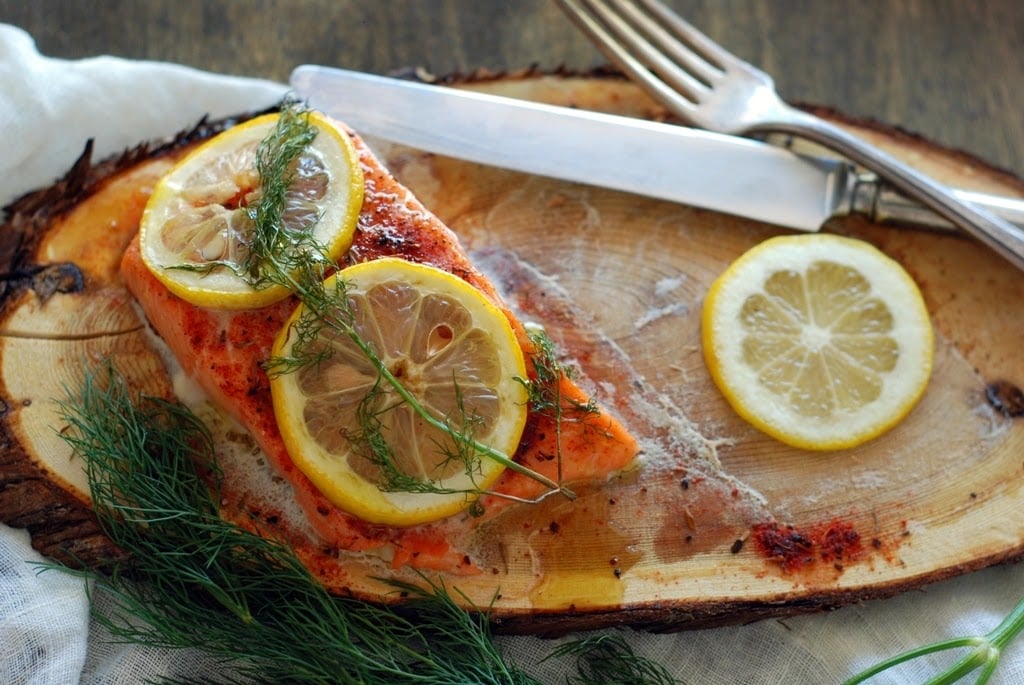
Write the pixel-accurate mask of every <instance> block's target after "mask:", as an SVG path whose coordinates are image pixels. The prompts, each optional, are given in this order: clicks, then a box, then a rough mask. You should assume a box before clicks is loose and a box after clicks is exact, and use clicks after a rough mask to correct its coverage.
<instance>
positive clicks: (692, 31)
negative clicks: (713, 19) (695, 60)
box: [636, 0, 741, 71]
mask: <svg viewBox="0 0 1024 685" xmlns="http://www.w3.org/2000/svg"><path fill="white" fill-rule="evenodd" d="M636 2H638V3H639V4H641V5H643V6H644V9H646V10H647V12H649V13H650V14H652V15H653V16H654V17H656V18H657V19H658V21H659V22H660V23H661V25H662V26H664V27H665V28H666V29H667V30H668V31H670V32H671V33H672V34H674V35H675V37H676V38H678V39H679V40H681V41H682V42H684V43H686V44H687V45H688V46H690V47H691V48H692V49H693V50H695V51H696V52H697V53H698V54H700V55H701V56H702V57H703V58H704V59H706V60H707V61H708V62H710V63H711V64H713V65H715V66H716V67H718V68H719V69H721V70H722V71H725V70H726V69H727V68H728V67H729V66H733V65H736V64H738V63H740V61H741V60H740V59H739V58H738V57H736V55H734V54H732V53H731V52H729V51H728V50H726V49H725V48H723V47H722V46H721V45H719V44H718V43H716V42H715V41H713V40H711V38H709V37H708V36H707V34H705V33H703V32H702V31H700V30H699V29H698V28H697V27H696V26H694V25H693V24H691V23H690V22H688V21H686V20H685V19H683V18H682V17H681V16H679V15H678V14H676V13H675V12H673V11H672V10H671V9H670V8H669V7H668V6H667V5H665V4H664V3H663V2H661V1H660V0H636Z"/></svg>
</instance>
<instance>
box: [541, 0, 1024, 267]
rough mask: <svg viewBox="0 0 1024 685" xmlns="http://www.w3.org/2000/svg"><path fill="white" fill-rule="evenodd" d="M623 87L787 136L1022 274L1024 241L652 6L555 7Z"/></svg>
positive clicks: (717, 123)
mask: <svg viewBox="0 0 1024 685" xmlns="http://www.w3.org/2000/svg"><path fill="white" fill-rule="evenodd" d="M556 2H558V4H559V5H560V6H561V7H562V9H563V10H564V11H565V12H566V13H567V14H568V15H569V16H570V17H571V18H572V20H573V21H574V22H575V23H576V24H577V25H578V26H579V27H580V29H582V31H583V32H584V33H585V34H586V35H587V36H588V37H589V38H590V39H591V40H592V41H593V42H594V43H595V44H596V45H597V46H598V47H599V48H600V49H601V50H602V51H603V52H604V54H605V55H606V56H607V57H608V58H609V59H610V60H611V61H613V62H614V63H615V64H617V65H618V66H619V67H620V68H621V69H622V70H623V71H624V72H625V73H626V74H627V75H628V76H629V77H630V78H632V79H634V80H635V81H636V82H637V83H638V84H639V85H641V86H642V87H644V88H645V89H646V90H647V91H648V92H649V93H650V94H651V95H652V96H653V97H655V98H656V99H657V100H659V101H660V102H662V103H663V104H665V105H666V106H667V107H668V108H669V109H670V110H671V111H672V112H673V113H674V114H676V115H677V116H679V117H680V118H681V119H682V120H683V121H685V122H687V123H689V124H691V125H694V126H697V127H700V128H705V129H708V130H711V131H717V132H720V133H727V134H732V135H750V134H759V133H780V132H781V133H787V134H791V135H795V136H800V137H804V138H807V139H808V140H812V141H814V142H815V143H818V144H820V145H823V146H825V147H827V148H829V149H831V150H833V151H835V152H838V153H839V154H841V155H842V156H844V157H846V158H848V159H849V160H851V161H852V162H854V163H856V164H859V165H861V166H863V167H864V168H865V169H868V170H869V171H872V172H874V173H876V174H878V176H879V177H881V178H882V179H883V180H885V181H887V182H888V183H890V184H891V185H892V186H893V187H895V188H896V189H897V190H899V191H900V192H902V193H903V194H904V195H906V196H907V197H910V198H913V199H914V200H917V201H918V202H920V203H921V204H923V205H925V206H927V207H929V208H930V209H932V210H933V211H934V212H935V213H937V214H939V215H940V216H942V217H944V218H945V219H946V220H948V221H949V222H950V223H952V224H953V225H955V226H957V227H959V228H961V229H963V230H964V231H966V232H968V233H969V234H971V235H973V236H974V237H975V238H977V239H978V240H980V241H982V242H984V243H985V244H987V245H988V246H989V247H991V248H992V249H994V250H996V251H997V252H998V253H999V254H1001V255H1002V256H1003V257H1005V258H1006V259H1008V260H1010V261H1011V262H1012V263H1014V264H1015V265H1016V266H1017V267H1018V268H1021V269H1024V232H1022V231H1021V230H1019V229H1017V228H1015V227H1014V226H1011V225H1010V224H1009V223H1007V222H1006V221H1003V220H1002V219H1000V218H998V217H996V216H994V215H992V214H990V213H989V212H987V211H984V210H983V209H980V208H978V207H976V206H975V205H973V204H971V203H970V202H966V201H964V200H962V199H960V198H958V197H957V196H956V195H955V194H954V193H953V192H952V191H951V190H950V189H949V188H947V187H945V186H943V185H942V184H940V183H938V182H936V181H934V180H933V179H931V178H929V177H928V176H926V175H924V174H922V173H920V172H918V171H917V170H915V169H912V168H911V167H909V166H907V165H906V164H904V163H903V162H901V161H899V160H897V159H895V158H894V157H892V156H891V155H888V154H886V153H884V152H882V151H881V150H879V149H877V148H875V147H873V146H872V145H870V144H869V143H867V142H865V141H863V140H862V139H860V138H858V137H856V136H854V135H851V134H850V133H847V132H846V131H844V130H842V129H841V128H839V127H838V126H835V125H834V124H832V123H830V122H828V121H825V120H823V119H821V118H819V117H816V116H813V115H811V114H808V113H806V112H803V111H801V110H799V109H796V108H794V107H791V106H790V105H788V104H786V103H785V102H784V101H783V100H782V99H781V98H780V97H779V95H778V94H777V93H776V91H775V85H774V81H773V80H772V78H771V76H769V75H768V74H766V73H765V72H763V71H761V70H759V69H757V68H756V67H754V66H752V65H750V64H749V63H747V62H745V61H743V60H741V59H739V58H738V57H736V56H735V55H733V54H732V53H730V52H728V51H727V50H725V49H724V48H722V47H721V46H720V45H718V44H717V43H715V42H714V41H713V40H711V39H710V38H709V37H708V36H706V35H705V34H703V33H701V32H700V31H699V30H697V29H696V28H694V27H693V26H692V25H691V24H689V23H687V22H686V21H685V20H683V19H682V18H681V17H680V16H679V15H677V14H676V13H675V12H673V11H672V10H670V9H669V8H668V7H666V6H665V5H664V4H662V3H661V2H658V0H556Z"/></svg>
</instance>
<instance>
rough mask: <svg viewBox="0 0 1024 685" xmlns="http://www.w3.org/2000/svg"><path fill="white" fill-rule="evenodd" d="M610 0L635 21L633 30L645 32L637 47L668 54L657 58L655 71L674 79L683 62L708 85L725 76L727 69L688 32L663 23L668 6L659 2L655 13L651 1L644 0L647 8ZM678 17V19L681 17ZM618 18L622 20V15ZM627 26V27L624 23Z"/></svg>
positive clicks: (685, 66)
mask: <svg viewBox="0 0 1024 685" xmlns="http://www.w3.org/2000/svg"><path fill="white" fill-rule="evenodd" d="M610 1H611V2H612V3H614V5H615V6H616V7H617V8H618V11H619V12H620V14H621V15H622V16H625V17H627V18H628V20H629V21H630V23H632V25H633V30H631V31H630V32H631V33H632V34H633V35H634V36H637V33H638V32H639V33H640V34H642V35H643V38H642V39H641V38H639V36H637V39H638V40H640V41H643V44H642V45H637V49H640V50H643V51H644V52H645V53H647V52H648V51H653V52H654V53H655V54H657V49H660V50H661V52H662V53H664V56H665V57H668V58H669V59H667V60H665V59H662V60H657V61H658V62H659V65H658V66H655V65H653V64H652V65H651V66H652V68H654V69H655V71H658V73H659V74H661V76H662V78H664V79H665V80H667V81H670V82H671V81H673V80H674V79H675V78H677V77H678V73H679V67H680V66H681V67H682V68H683V69H685V70H686V72H688V74H689V75H690V76H692V77H695V78H696V79H697V80H699V81H700V82H701V83H704V84H708V85H712V84H713V83H714V82H715V80H716V79H717V78H719V77H720V76H722V72H723V69H722V65H721V64H720V63H719V62H717V61H715V60H711V59H708V57H707V56H706V55H704V54H703V53H702V52H700V51H699V50H698V49H696V48H694V47H692V46H690V45H688V44H687V42H686V36H685V35H682V34H680V33H679V32H678V30H672V29H674V28H675V27H674V26H672V25H671V24H670V25H668V26H667V27H666V26H665V25H663V22H662V21H661V17H662V14H661V13H662V12H669V10H668V9H667V8H665V7H664V6H660V5H655V6H654V7H653V11H656V12H657V14H654V16H652V14H651V12H652V6H650V5H649V4H647V3H644V7H645V9H646V10H647V11H645V10H644V9H641V8H640V7H639V6H638V5H637V3H636V2H634V1H632V0H610ZM676 18H677V19H678V17H676ZM617 21H618V23H620V24H621V23H622V20H621V19H618V20H617ZM623 29H626V27H625V26H623ZM654 46H656V48H655V47H654ZM659 67H660V69H659Z"/></svg>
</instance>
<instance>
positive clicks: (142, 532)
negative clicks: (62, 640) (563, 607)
mask: <svg viewBox="0 0 1024 685" xmlns="http://www.w3.org/2000/svg"><path fill="white" fill-rule="evenodd" d="M61 408H62V412H63V414H64V417H65V419H66V420H67V423H68V429H67V430H65V431H63V432H62V435H63V436H64V439H65V440H66V441H67V442H68V443H69V444H70V445H71V447H72V449H73V450H74V452H75V454H76V456H78V457H80V458H82V459H83V460H84V461H85V463H86V466H87V473H88V476H89V482H90V491H91V494H92V497H93V503H94V507H95V509H96V512H97V515H98V516H99V519H100V522H101V525H102V526H103V530H104V532H105V533H106V534H107V535H109V536H110V538H111V540H113V541H114V542H116V543H117V544H118V545H119V546H120V547H121V548H122V549H124V550H125V551H127V552H128V553H129V554H130V556H131V562H130V566H125V567H119V568H117V569H115V570H114V571H113V573H111V574H110V575H101V574H99V573H98V572H90V571H86V572H82V573H83V574H84V575H87V576H88V577H90V578H93V579H94V580H95V589H94V590H93V591H94V592H104V593H107V594H109V595H110V597H111V598H112V599H113V605H114V609H113V611H112V612H111V613H109V614H104V615H100V616H97V619H98V620H99V621H100V622H101V623H102V624H104V625H105V626H106V627H107V628H108V629H109V630H110V631H111V633H112V634H113V635H114V636H115V638H117V639H120V640H126V641H129V642H132V643H138V644H144V645H150V646H155V647H163V648H180V647H198V648H200V649H202V650H204V651H206V652H208V653H210V654H211V655H212V656H213V657H215V658H216V659H217V660H218V661H219V662H220V663H222V664H223V665H224V666H225V667H226V670H225V671H224V673H230V674H232V675H231V676H225V678H224V679H221V680H217V679H213V678H211V679H210V680H209V682H219V683H227V682H245V681H251V680H254V681H256V682H267V683H368V684H372V683H413V682H415V683H465V682H479V683H495V684H499V683H501V684H506V683H507V684H528V683H536V681H534V680H532V679H530V678H529V677H528V676H526V675H525V674H524V673H523V672H522V671H521V670H520V669H518V668H517V667H515V666H514V665H511V664H509V663H507V662H506V661H505V659H504V658H503V656H502V655H501V653H500V652H499V651H498V649H497V648H496V646H495V645H494V643H493V641H492V639H491V634H490V629H489V624H488V622H487V616H486V612H479V613H468V612H466V611H464V610H463V609H462V608H460V607H459V606H458V604H457V603H456V602H455V601H454V598H453V597H452V596H451V594H450V593H449V591H448V589H447V588H446V587H445V586H443V585H441V584H436V583H432V582H430V581H428V580H427V579H426V578H424V581H425V583H426V585H425V587H418V586H414V585H410V584H396V587H395V590H396V592H398V591H401V592H403V593H405V594H407V595H408V596H409V597H411V598H412V600H413V601H412V605H411V608H410V609H409V610H407V611H402V612H399V611H397V610H395V609H391V608H388V607H384V606H378V605H373V604H365V603H362V602H358V601H356V600H351V599H346V598H341V597H336V596H333V595H331V594H330V593H328V592H327V590H326V589H325V588H324V587H323V586H322V585H320V584H319V583H318V582H317V581H316V579H315V578H314V577H312V576H311V575H310V574H309V572H308V571H307V570H306V569H305V567H304V566H303V565H302V564H301V562H300V561H299V560H298V558H297V557H296V556H295V555H294V554H293V553H292V552H291V550H290V549H289V548H288V547H287V546H285V545H284V544H283V543H281V542H278V541H276V540H272V539H268V538H264V537H261V536H260V535H258V534H256V533H252V532H249V531H247V530H244V529H242V528H240V527H238V526H235V525H234V524H231V523H229V522H227V521H224V520H223V519H221V518H220V516H219V514H218V507H217V501H218V499H219V498H218V495H217V489H216V488H217V480H218V479H217V475H218V472H217V469H216V465H215V463H214V452H213V445H212V443H211V441H210V439H209V434H208V432H207V431H206V429H205V428H204V426H203V424H202V423H201V422H200V421H199V420H198V419H197V418H196V417H195V416H194V415H193V414H191V413H190V412H189V411H188V410H187V409H186V408H184V407H182V406H181V405H179V404H177V403H174V402H169V401H166V400H161V399H156V398H151V397H144V396H139V395H133V394H132V393H131V391H130V390H129V388H128V386H127V384H126V382H125V381H124V379H123V377H121V376H120V375H119V374H118V373H117V372H116V371H115V370H114V369H113V367H112V366H111V365H109V364H106V365H104V366H103V367H102V368H100V369H99V370H97V371H94V372H92V373H90V374H89V375H88V376H87V378H86V381H85V383H84V385H83V387H82V391H81V394H80V396H78V397H74V398H71V399H69V400H68V401H66V402H63V403H62V405H61ZM197 464H198V465H199V470H197V469H196V465H197ZM142 579H144V582H140V580H142ZM140 619H141V620H140ZM236 679H237V680H236ZM193 682H194V681H193Z"/></svg>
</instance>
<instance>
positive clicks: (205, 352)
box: [121, 132, 638, 573]
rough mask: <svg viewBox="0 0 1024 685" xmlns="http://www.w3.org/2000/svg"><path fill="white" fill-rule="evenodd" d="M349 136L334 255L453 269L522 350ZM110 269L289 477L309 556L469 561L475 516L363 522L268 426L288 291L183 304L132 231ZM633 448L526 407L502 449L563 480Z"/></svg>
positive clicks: (601, 427) (441, 239) (606, 467)
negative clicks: (352, 209)
mask: <svg viewBox="0 0 1024 685" xmlns="http://www.w3.org/2000/svg"><path fill="white" fill-rule="evenodd" d="M350 135H351V136H352V139H353V141H354V143H355V145H356V149H357V151H358V153H359V160H360V164H361V166H362V170H363V174H364V178H365V194H364V200H363V206H362V210H361V213H360V216H359V221H358V227H357V230H356V234H355V237H354V242H353V244H352V246H351V248H350V250H349V251H348V253H347V255H346V257H345V262H346V264H352V263H356V262H362V261H368V260H372V259H377V258H380V257H385V256H395V257H400V258H402V259H405V260H408V261H411V262H420V263H425V264H430V265H432V266H435V267H439V268H441V269H444V270H446V271H448V272H450V273H453V274H455V275H457V276H459V277H461V278H463V279H464V280H466V281H467V282H468V283H470V284H471V285H473V286H474V287H476V288H477V289H478V290H480V291H481V292H483V293H484V294H485V295H486V296H487V297H488V298H490V299H491V300H492V301H493V302H495V304H497V305H498V306H499V307H500V308H501V309H502V311H503V312H504V313H505V315H506V316H507V317H508V319H509V321H510V323H511V324H512V327H513V329H514V331H515V333H516V336H517V338H518V340H519V343H520V345H521V346H522V347H523V349H524V351H525V352H526V353H527V358H529V356H530V355H529V353H530V352H531V351H532V343H531V342H530V340H529V338H528V337H527V335H526V333H525V330H524V328H523V326H522V324H521V323H520V322H519V321H518V319H517V318H516V317H515V315H514V314H513V313H512V312H511V311H510V310H509V309H508V308H507V307H506V306H505V305H504V304H503V303H502V301H501V299H500V297H499V296H498V294H497V292H496V290H495V287H494V285H493V284H492V283H491V282H490V281H489V280H488V279H487V278H486V277H485V276H484V275H483V274H482V273H481V272H480V271H479V270H478V269H476V268H475V267H474V266H473V264H471V263H470V260H469V258H468V257H467V255H466V253H465V251H464V250H463V249H462V247H461V246H460V244H459V241H458V238H457V237H456V236H455V234H454V233H452V232H451V231H450V230H449V229H448V228H447V227H446V226H445V225H444V224H443V223H442V222H441V221H440V220H439V219H438V218H437V217H435V216H434V215H433V214H432V213H430V212H429V211H428V210H427V209H426V208H425V207H423V205H422V204H420V202H419V201H418V200H416V198H415V197H413V195H412V193H411V192H410V191H409V190H408V189H406V188H405V187H404V186H402V185H401V184H400V183H399V182H398V181H397V180H396V179H395V178H394V177H393V176H392V175H391V174H390V173H389V172H388V171H387V170H386V169H385V168H384V167H383V165H382V164H381V163H380V162H379V161H378V160H377V159H376V157H375V156H374V155H373V154H372V152H371V151H370V150H369V148H368V147H367V146H366V145H365V143H364V142H363V141H362V140H361V139H360V138H359V137H358V136H357V135H355V134H354V133H351V132H350ZM121 273H122V277H123V279H124V281H125V284H126V285H127V287H128V289H129V291H130V292H131V293H132V295H133V296H134V298H135V299H136V300H137V302H138V304H139V305H140V307H141V308H142V310H143V312H144V313H145V315H146V318H147V319H148V320H149V322H150V325H151V326H152V328H153V329H154V330H155V331H156V333H157V334H158V335H159V336H160V337H161V338H162V339H163V340H164V341H165V342H166V344H167V345H168V347H169V348H170V350H171V351H172V352H173V354H174V356H175V357H176V359H177V360H178V362H179V364H180V365H181V367H182V370H183V371H184V373H186V374H187V375H188V376H190V377H191V378H193V379H194V380H195V381H197V382H198V384H199V385H200V387H201V388H202V389H203V390H204V391H205V393H206V394H207V396H208V397H209V399H210V401H211V402H212V403H213V404H215V405H216V406H217V407H218V408H220V410H221V411H223V412H224V413H226V414H227V415H229V416H231V417H232V418H233V419H235V420H236V421H237V422H238V423H240V424H241V425H242V426H243V427H244V428H245V429H246V430H247V431H248V432H249V433H250V434H251V435H252V437H253V438H254V440H255V442H256V443H257V444H258V445H259V447H260V448H261V449H262V451H263V452H264V454H265V455H266V457H267V458H268V460H269V462H270V463H271V464H272V466H273V468H274V470H275V471H276V472H277V474H278V475H279V476H280V477H282V478H284V479H285V480H286V481H287V482H288V483H289V484H290V486H291V488H292V489H293V491H294V495H295V498H296V500H297V502H298V504H299V506H300V507H301V509H302V511H303V512H304V514H305V517H306V518H307V519H308V521H309V523H310V525H311V526H312V528H313V530H315V533H316V535H317V536H318V537H319V538H320V540H319V541H317V543H316V547H317V548H318V550H319V552H320V553H321V554H323V552H324V550H325V548H327V549H328V550H329V551H331V552H332V553H333V551H334V550H338V551H346V550H347V551H350V552H367V551H375V552H376V553H379V554H381V556H382V557H383V558H385V559H388V560H389V561H390V563H391V564H392V565H393V566H395V567H399V566H403V565H410V566H412V567H415V568H422V569H435V570H443V571H448V572H457V573H471V572H474V571H476V570H477V569H476V565H475V564H474V562H473V560H472V558H471V557H470V555H469V554H468V552H467V550H466V549H463V548H462V545H461V544H460V541H462V540H464V539H465V537H466V536H465V535H464V534H462V533H464V532H465V531H464V530H463V531H461V532H460V531H459V529H460V528H463V529H468V528H472V527H474V526H477V525H479V523H480V521H481V517H477V518H474V517H471V516H469V515H468V514H460V515H457V517H455V518H456V520H454V521H451V520H449V521H446V522H443V523H438V524H423V525H418V526H412V527H407V528H396V527H389V526H381V525H375V524H370V523H368V522H365V521H362V520H360V519H358V518H356V517H355V516H352V515H350V514H348V513H346V512H345V511H342V510H341V509H339V508H338V507H336V506H334V505H333V504H332V503H331V502H330V501H329V500H328V499H327V498H326V497H325V496H324V495H323V494H322V493H321V492H320V491H319V490H317V488H316V487H314V485H313V484H312V483H311V482H310V481H309V479H308V478H306V476H305V475H304V474H303V473H302V472H301V471H300V470H299V469H298V468H297V467H296V466H295V464H294V462H293V461H292V459H291V457H290V456H289V455H288V451H287V450H286V448H285V446H284V442H283V441H282V438H281V435H280V432H279V430H278V427H277V423H276V421H275V418H274V411H273V405H272V401H271V396H270V385H269V379H268V377H267V375H266V373H265V372H264V370H263V368H262V366H261V364H262V362H264V361H265V360H266V359H267V358H268V357H269V356H270V350H271V346H272V344H273V342H274V338H275V336H276V335H277V333H278V331H279V330H280V329H281V327H282V325H283V324H284V322H285V320H286V319H287V318H288V316H289V315H290V313H291V312H292V311H293V309H294V308H295V306H296V302H295V301H294V300H292V299H288V300H284V301H282V302H279V303H277V304H274V305H271V306H269V307H266V308H263V309H258V310H248V311H220V310H214V309H206V308H201V307H197V306H195V305H192V304H190V303H188V302H186V301H184V300H182V299H180V298H178V297H177V296H175V295H174V294H172V293H171V292H170V291H168V290H167V288H166V287H165V286H164V285H163V284H162V283H160V281H159V280H157V279H156V277H155V276H153V274H152V273H151V272H150V271H149V270H148V268H147V267H146V266H145V264H144V263H143V262H142V258H141V254H140V251H139V242H138V237H136V238H135V240H134V241H133V242H132V243H131V244H130V245H129V247H128V249H127V250H126V252H125V254H124V257H123V259H122V262H121ZM530 373H531V374H532V373H533V371H532V369H531V370H530ZM560 392H561V396H562V398H563V400H565V402H566V406H567V407H572V406H574V405H576V406H582V405H586V404H587V403H588V402H589V401H590V398H589V397H588V396H587V393H585V392H584V391H583V390H582V389H581V388H580V387H579V386H578V385H577V384H576V383H574V382H573V381H572V380H570V379H568V378H565V377H563V379H562V380H561V387H560ZM637 452H638V447H637V442H636V440H635V439H634V438H633V436H631V435H630V434H629V432H628V431H627V430H626V429H625V427H624V426H623V425H622V424H621V423H620V422H618V421H617V420H616V419H615V418H614V417H612V416H610V415H609V414H607V413H606V412H604V411H600V412H598V413H582V412H577V413H574V412H573V411H572V409H567V410H566V413H565V417H564V418H563V420H562V425H561V426H556V425H555V422H554V419H553V418H551V417H550V416H547V415H541V414H535V413H532V412H531V414H530V415H529V416H528V419H527V424H526V429H525V430H524V432H523V436H522V439H521V442H520V445H519V447H518V449H517V451H516V453H515V455H514V458H515V459H516V461H518V462H520V463H522V464H524V465H526V466H528V467H529V468H531V469H533V470H535V471H537V472H540V473H542V474H544V475H546V476H548V477H549V478H551V479H553V480H557V479H558V478H559V468H560V470H561V479H562V480H563V481H564V482H567V483H571V482H573V481H583V480H594V479H600V478H603V477H606V476H608V475H609V474H612V473H615V472H617V471H620V470H622V469H624V468H625V467H627V466H629V464H630V463H631V462H632V461H633V459H634V458H635V456H636V454H637ZM556 454H561V460H560V462H561V463H560V464H559V463H558V461H559V460H557V459H555V458H554V455H556ZM225 490H226V492H225V494H224V497H225V509H226V510H233V512H229V514H228V517H229V518H234V519H244V518H245V517H244V515H240V514H239V512H244V511H246V510H247V509H249V508H253V507H256V508H258V503H256V504H254V503H253V502H251V501H249V500H251V498H252V497H253V493H244V492H236V491H234V490H233V489H232V487H231V484H230V483H226V484H225ZM495 490H496V491H498V492H501V493H505V494H507V495H512V496H515V497H520V498H530V497H536V496H537V495H538V494H540V493H541V492H542V491H543V486H542V485H541V484H540V483H538V482H536V481H535V480H533V479H531V478H529V477H527V476H524V475H521V474H517V473H514V472H512V471H506V472H505V473H504V474H503V475H502V478H501V479H500V480H499V482H498V484H497V486H496V487H495ZM257 498H258V497H257ZM481 504H482V505H483V507H484V511H485V512H486V513H485V515H484V517H482V518H483V519H487V518H490V517H491V516H493V514H494V513H496V512H497V511H499V510H501V509H503V508H505V507H507V506H509V500H508V499H506V498H500V497H496V496H493V495H489V496H486V497H484V498H482V499H481ZM516 506H529V505H516ZM264 518H266V517H264ZM240 522H242V523H244V521H240ZM328 556H329V555H328Z"/></svg>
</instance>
